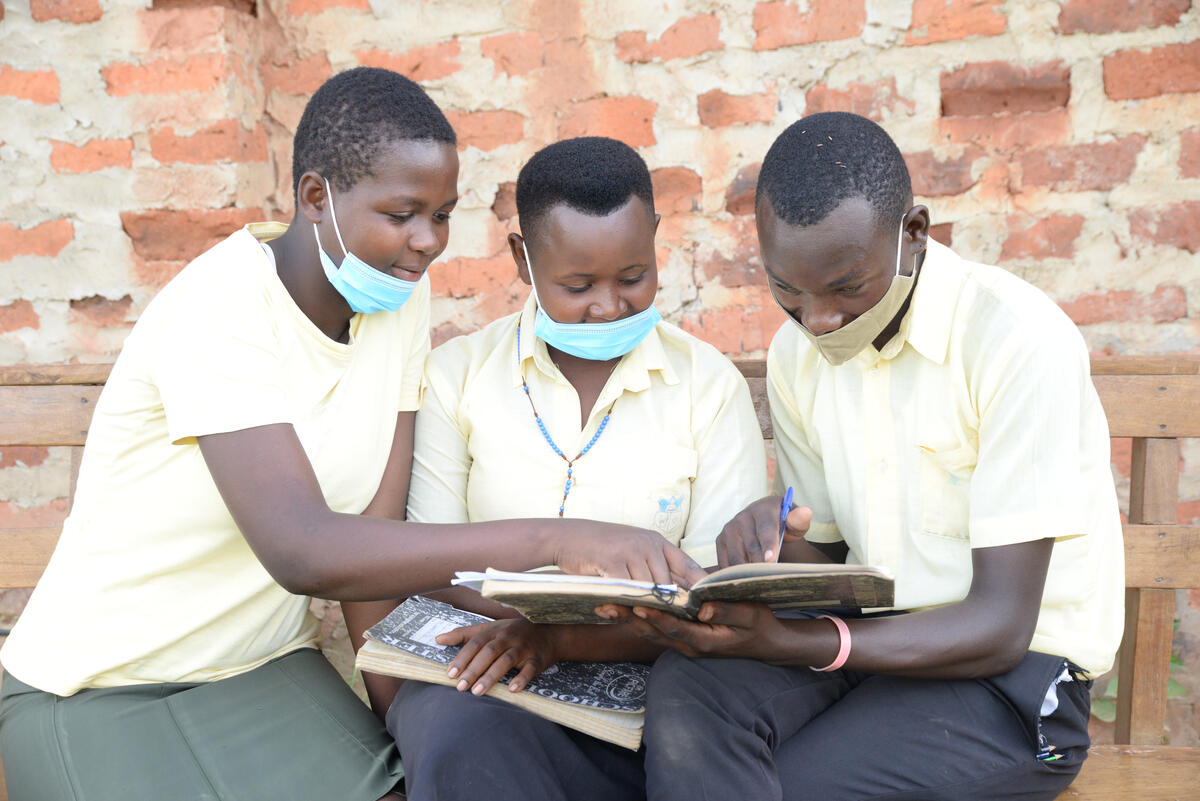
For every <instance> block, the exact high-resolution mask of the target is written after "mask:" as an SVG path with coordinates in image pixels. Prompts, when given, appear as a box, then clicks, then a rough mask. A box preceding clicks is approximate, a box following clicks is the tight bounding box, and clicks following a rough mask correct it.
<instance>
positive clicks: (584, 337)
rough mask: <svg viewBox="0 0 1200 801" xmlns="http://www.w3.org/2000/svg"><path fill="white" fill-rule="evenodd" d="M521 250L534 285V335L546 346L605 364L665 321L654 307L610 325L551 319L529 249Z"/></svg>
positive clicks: (531, 282) (640, 340) (633, 346)
mask: <svg viewBox="0 0 1200 801" xmlns="http://www.w3.org/2000/svg"><path fill="white" fill-rule="evenodd" d="M521 248H522V249H523V250H524V251H525V264H526V265H527V266H528V268H529V282H530V284H532V286H533V298H534V300H536V301H537V318H536V321H535V322H534V326H533V333H534V335H535V336H537V337H540V338H541V340H542V341H543V342H545V343H546V344H547V345H552V346H554V347H556V348H558V349H559V350H561V351H562V352H564V353H569V354H571V355H572V356H578V357H579V358H580V359H590V360H592V361H596V362H606V361H608V360H609V359H615V358H617V357H619V356H624V355H625V354H626V353H629V351H631V350H633V349H634V348H636V347H637V346H638V345H640V344H641V342H642V340H643V339H645V338H646V337H647V336H648V335H649V334H650V332H651V331H652V330H654V326H656V325H658V322H659V320H661V319H662V315H661V314H659V313H658V309H656V308H654V306H653V305H651V306H650V307H649V308H647V309H645V310H643V311H640V312H638V313H637V314H635V315H633V316H632V317H626V318H625V319H624V320H613V321H612V322H609V323H560V322H558V321H557V320H552V319H550V315H548V314H546V312H545V311H543V309H542V301H541V298H539V297H538V291H537V284H536V283H535V282H534V280H533V262H531V261H530V260H529V249H528V248H526V247H525V242H524V241H522V242H521Z"/></svg>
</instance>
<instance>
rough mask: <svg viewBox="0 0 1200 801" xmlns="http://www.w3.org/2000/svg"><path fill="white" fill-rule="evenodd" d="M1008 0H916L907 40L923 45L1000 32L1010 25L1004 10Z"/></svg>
mask: <svg viewBox="0 0 1200 801" xmlns="http://www.w3.org/2000/svg"><path fill="white" fill-rule="evenodd" d="M1003 5H1004V0H915V2H914V3H913V7H912V26H911V27H910V28H909V29H908V35H907V36H906V37H905V39H904V43H905V44H909V45H923V44H930V43H931V42H946V41H950V40H953V39H966V38H968V37H970V36H998V35H1000V34H1002V33H1004V31H1005V29H1006V28H1007V27H1008V19H1007V18H1006V17H1005V16H1004V14H1002V13H1001V11H1000V8H1001V6H1003Z"/></svg>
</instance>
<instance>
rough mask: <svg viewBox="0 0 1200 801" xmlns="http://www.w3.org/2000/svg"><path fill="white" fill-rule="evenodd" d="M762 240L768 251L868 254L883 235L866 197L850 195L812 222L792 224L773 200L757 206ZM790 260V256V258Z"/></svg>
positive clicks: (756, 212) (783, 254) (759, 233)
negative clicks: (773, 205)
mask: <svg viewBox="0 0 1200 801" xmlns="http://www.w3.org/2000/svg"><path fill="white" fill-rule="evenodd" d="M755 219H756V222H757V224H758V236H759V242H760V244H761V246H762V250H763V252H764V255H766V254H767V252H768V251H769V252H771V253H774V254H777V255H778V256H781V257H783V256H787V255H789V254H802V253H818V252H820V253H829V252H832V251H851V252H860V253H862V254H864V255H865V254H866V253H868V252H870V251H871V249H872V248H873V247H874V245H875V243H876V240H877V239H878V237H879V233H880V232H879V225H878V223H877V222H876V221H875V213H874V210H873V209H872V208H871V204H870V203H869V202H868V201H867V199H866V198H864V197H853V198H847V199H846V200H843V201H842V202H841V203H839V204H838V205H837V206H835V207H834V209H833V211H831V212H830V213H829V214H828V215H827V216H826V217H825V218H824V219H822V220H821V221H820V222H816V223H813V224H812V225H789V224H788V223H786V222H784V221H783V220H781V219H779V217H778V216H777V215H776V214H775V210H774V209H772V208H771V204H770V203H769V202H763V203H760V204H759V206H758V208H757V209H756V210H755ZM788 260H790V259H788Z"/></svg>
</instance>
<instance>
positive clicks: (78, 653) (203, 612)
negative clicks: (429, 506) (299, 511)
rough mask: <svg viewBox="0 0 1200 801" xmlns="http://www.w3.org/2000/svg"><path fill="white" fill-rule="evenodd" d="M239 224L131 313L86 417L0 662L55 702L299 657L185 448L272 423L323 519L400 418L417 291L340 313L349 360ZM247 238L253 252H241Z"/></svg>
mask: <svg viewBox="0 0 1200 801" xmlns="http://www.w3.org/2000/svg"><path fill="white" fill-rule="evenodd" d="M285 229H286V226H284V225H282V224H271V223H266V224H255V225H251V226H247V228H245V229H243V230H241V231H238V232H237V233H234V234H232V235H231V236H230V237H228V238H227V239H225V240H224V241H222V242H221V243H220V244H218V245H216V246H215V247H213V248H212V249H211V250H209V251H208V252H206V253H204V254H203V255H201V256H200V257H199V258H197V259H196V260H195V261H193V262H191V263H190V264H189V265H188V266H187V267H185V268H184V269H183V271H182V272H181V273H180V274H179V275H178V276H177V277H176V278H175V279H174V280H172V281H171V282H170V283H169V284H168V285H167V286H166V287H165V288H164V289H163V290H162V291H161V292H160V293H159V294H158V295H157V296H156V297H155V298H154V300H153V301H152V302H151V303H150V304H149V306H147V308H146V310H145V312H144V313H143V314H142V316H141V319H139V320H138V322H137V325H135V326H134V328H133V330H132V331H131V332H130V334H129V337H128V339H127V340H126V342H125V346H124V348H123V349H122V351H121V355H120V357H119V358H118V359H117V362H116V365H115V366H114V367H113V371H112V376H111V377H110V378H109V380H108V383H107V384H106V386H105V388H104V391H103V392H102V393H101V395H100V399H99V401H98V402H97V404H96V411H95V415H94V417H93V418H92V424H91V429H90V431H89V433H88V438H87V446H86V447H85V448H84V454H83V462H82V464H81V466H80V472H79V482H78V489H77V491H76V493H75V500H74V505H73V508H72V510H71V514H70V516H69V517H68V518H67V520H66V522H65V524H64V525H63V533H62V538H61V539H60V540H59V542H58V547H57V548H56V549H55V551H54V555H53V557H52V558H51V560H50V564H49V566H48V567H47V569H46V573H45V575H44V576H42V579H41V580H40V581H39V582H38V585H37V589H35V590H34V592H33V597H32V598H31V599H30V601H29V604H28V606H27V607H26V608H25V611H24V612H23V613H22V615H21V617H20V620H18V622H17V624H16V627H15V628H14V630H13V633H12V635H11V636H10V637H9V639H8V641H7V643H5V646H4V650H3V651H2V652H0V660H2V661H3V663H4V667H5V669H7V670H8V671H9V672H11V673H12V674H13V675H14V676H16V677H17V678H18V679H20V680H21V681H23V682H25V683H27V684H30V685H32V686H34V687H37V688H39V689H42V690H46V691H48V692H52V693H55V694H57V695H71V694H73V693H75V692H76V691H78V690H80V689H82V688H85V687H113V686H121V685H128V684H142V683H148V682H176V681H181V682H198V681H212V680H216V679H221V678H225V677H227V676H232V675H235V674H238V673H242V672H244V671H247V670H250V669H252V668H255V667H257V666H258V665H261V664H263V663H264V662H266V661H268V660H270V659H272V658H274V657H276V656H280V655H282V654H285V653H287V652H289V651H292V650H295V649H296V648H300V647H303V646H311V645H314V644H315V642H316V639H317V635H318V633H319V631H318V625H317V622H316V620H315V619H314V618H313V617H312V615H311V614H309V611H308V603H309V600H308V598H304V597H301V596H297V595H292V594H291V593H289V592H287V591H286V590H285V589H284V588H283V587H281V586H279V584H277V583H276V582H275V580H274V579H272V578H271V576H270V574H268V573H267V571H266V570H265V569H264V568H263V566H262V564H261V563H259V561H258V559H257V558H255V556H254V553H253V552H252V551H251V550H250V547H249V545H248V544H247V543H246V540H245V538H244V537H243V536H242V534H241V532H240V531H239V530H238V527H237V525H236V524H235V523H234V521H233V519H232V517H230V514H229V510H228V509H227V508H226V506H225V504H224V502H223V501H222V500H221V496H220V495H219V494H218V492H217V489H216V487H215V485H214V484H213V480H212V477H211V475H210V474H209V472H208V468H207V466H206V465H205V463H204V458H203V457H202V456H201V454H200V448H199V446H198V445H197V444H196V437H198V436H202V435H205V434H216V433H221V432H227V431H237V430H241V429H247V428H253V427H256V426H262V425H267V424H271V423H289V424H291V425H293V426H294V427H295V429H296V433H297V434H298V435H299V438H300V441H301V443H302V444H303V446H304V450H305V453H306V454H307V455H308V458H309V461H310V462H312V466H313V469H314V470H315V472H316V475H317V479H318V481H319V482H320V485H321V490H322V492H323V493H324V495H325V500H326V502H327V503H328V504H329V507H330V508H331V509H333V510H334V511H337V512H348V513H357V512H361V511H362V510H363V509H364V508H365V507H366V505H367V504H368V503H369V502H370V501H371V498H372V497H373V496H374V494H375V491H376V489H377V488H378V486H379V481H380V479H381V477H382V476H383V469H384V465H385V464H386V462H387V457H388V453H389V451H390V450H391V445H392V436H393V434H394V432H395V428H396V414H397V413H398V412H399V411H402V410H411V409H415V408H416V407H417V404H418V402H419V391H420V381H421V372H422V370H423V367H424V362H425V356H426V354H427V353H428V350H429V286H428V280H422V281H421V283H420V286H419V287H418V289H417V291H416V292H415V293H414V295H413V296H412V297H411V298H410V299H409V301H408V302H407V303H406V304H405V305H404V306H403V307H402V308H401V309H400V310H399V311H396V312H381V313H378V314H369V315H363V314H359V315H355V316H354V317H353V318H352V319H351V322H350V336H351V341H350V343H349V344H341V343H338V342H334V341H333V340H331V339H329V338H328V337H326V336H325V335H324V334H323V333H321V331H320V330H319V329H318V328H317V327H316V326H315V325H314V324H313V323H312V321H311V320H309V319H308V317H306V316H305V315H304V312H302V311H301V310H300V308H299V307H298V306H296V304H295V302H294V301H293V300H292V298H291V295H289V294H288V291H287V289H285V288H284V286H283V284H282V283H281V282H280V280H279V277H278V275H277V274H276V272H275V267H274V261H273V259H272V257H271V256H270V254H269V253H268V252H267V250H266V249H265V248H264V247H263V246H262V245H261V244H259V241H258V240H259V239H263V240H265V239H270V238H273V237H275V236H278V235H279V234H281V233H282V232H283V231H284V230H285ZM256 237H257V238H256Z"/></svg>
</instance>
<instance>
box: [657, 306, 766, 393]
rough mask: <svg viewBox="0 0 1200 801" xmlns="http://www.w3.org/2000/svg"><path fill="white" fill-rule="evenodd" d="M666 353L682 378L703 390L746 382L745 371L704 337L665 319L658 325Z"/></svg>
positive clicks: (673, 367) (676, 372)
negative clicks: (697, 335) (714, 384)
mask: <svg viewBox="0 0 1200 801" xmlns="http://www.w3.org/2000/svg"><path fill="white" fill-rule="evenodd" d="M655 331H657V333H658V337H659V340H660V341H661V342H662V346H663V353H664V354H665V355H666V358H667V360H668V361H669V362H670V364H671V367H672V369H673V370H674V371H675V374H676V375H677V376H678V377H679V379H680V380H681V381H686V382H690V383H692V384H694V385H695V386H696V388H697V389H698V390H700V391H701V392H703V391H704V390H705V389H706V386H707V387H708V388H711V385H712V384H713V383H714V382H716V383H717V384H718V385H727V384H728V385H736V384H745V379H744V378H743V377H742V373H741V371H740V370H738V368H737V365H735V364H734V363H733V362H732V361H730V359H729V357H727V356H726V355H725V354H723V353H721V351H719V350H717V349H716V348H715V347H713V346H712V345H710V344H709V343H707V342H705V341H704V340H702V339H700V338H699V337H696V336H694V335H692V334H689V333H688V332H687V331H684V330H683V329H681V328H679V327H678V326H675V325H672V324H671V323H668V322H666V321H665V320H664V321H661V322H659V324H658V325H657V326H656V327H655Z"/></svg>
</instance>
